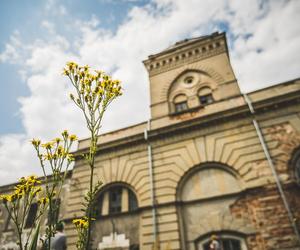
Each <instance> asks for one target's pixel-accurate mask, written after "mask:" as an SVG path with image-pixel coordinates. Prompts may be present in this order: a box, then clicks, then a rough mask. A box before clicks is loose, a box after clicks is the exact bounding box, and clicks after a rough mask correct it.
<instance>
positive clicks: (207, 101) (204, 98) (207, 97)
mask: <svg viewBox="0 0 300 250" xmlns="http://www.w3.org/2000/svg"><path fill="white" fill-rule="evenodd" d="M199 101H200V104H201V105H208V104H210V103H213V102H214V99H213V97H212V94H208V95H203V96H199Z"/></svg>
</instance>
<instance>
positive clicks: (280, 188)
mask: <svg viewBox="0 0 300 250" xmlns="http://www.w3.org/2000/svg"><path fill="white" fill-rule="evenodd" d="M244 99H245V101H246V103H247V104H248V107H249V110H250V112H251V114H252V115H253V118H252V123H253V125H254V127H255V130H256V133H257V136H258V138H259V141H260V143H261V146H262V148H263V150H264V153H265V156H266V158H267V160H268V164H269V166H270V168H271V170H272V174H273V177H274V179H275V182H276V186H277V189H278V191H279V193H280V196H281V199H282V202H283V204H284V206H285V209H286V211H287V214H288V217H289V220H290V223H291V225H292V228H293V230H294V233H295V235H296V237H297V240H298V242H300V235H299V231H298V228H297V225H296V223H295V219H294V217H293V214H292V212H291V209H290V206H289V204H288V201H287V199H286V195H285V193H284V191H283V188H282V184H281V182H280V179H279V176H278V174H277V171H276V168H275V166H274V164H273V161H272V158H271V155H270V153H269V149H268V147H267V145H266V142H265V139H264V136H263V134H262V132H261V129H260V126H259V124H258V122H257V121H256V120H255V118H254V115H255V110H254V108H253V105H252V103H251V100H250V98H249V97H248V96H247V95H246V94H244Z"/></svg>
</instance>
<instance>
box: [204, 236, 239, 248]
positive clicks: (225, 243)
mask: <svg viewBox="0 0 300 250" xmlns="http://www.w3.org/2000/svg"><path fill="white" fill-rule="evenodd" d="M217 242H218V244H219V245H220V247H219V249H218V248H216V249H214V250H241V249H242V248H241V242H240V241H239V240H237V239H232V238H226V239H219V240H217ZM211 244H212V242H211V241H209V242H206V243H204V244H203V249H204V250H212V249H213V248H211Z"/></svg>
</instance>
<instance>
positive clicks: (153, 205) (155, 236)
mask: <svg viewBox="0 0 300 250" xmlns="http://www.w3.org/2000/svg"><path fill="white" fill-rule="evenodd" d="M150 130H151V121H150V120H148V123H147V129H145V131H144V139H145V141H146V142H147V150H148V171H149V178H150V195H151V206H152V225H153V244H154V245H156V244H157V222H156V207H155V194H154V179H153V160H152V147H151V144H150V141H149V140H148V139H149V138H148V132H149V131H150Z"/></svg>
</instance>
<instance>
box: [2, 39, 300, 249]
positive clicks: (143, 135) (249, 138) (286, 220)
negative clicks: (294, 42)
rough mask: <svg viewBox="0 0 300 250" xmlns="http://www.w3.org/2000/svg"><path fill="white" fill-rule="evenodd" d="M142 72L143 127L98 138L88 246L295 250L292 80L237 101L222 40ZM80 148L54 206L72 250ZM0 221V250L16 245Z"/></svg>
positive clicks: (298, 125)
mask: <svg viewBox="0 0 300 250" xmlns="http://www.w3.org/2000/svg"><path fill="white" fill-rule="evenodd" d="M257 63H259V62H257ZM144 64H145V67H146V69H147V71H148V73H149V80H150V96H151V104H150V109H151V119H150V120H149V121H147V122H144V123H140V124H137V125H134V126H131V127H127V128H124V129H120V130H117V131H113V132H110V133H106V134H103V135H101V136H100V140H99V150H98V154H97V159H96V169H95V179H96V180H102V181H103V182H104V183H105V184H104V185H103V188H102V189H101V191H100V193H99V195H98V200H97V202H96V205H95V206H96V207H95V208H96V210H97V214H98V216H97V220H96V221H95V222H94V224H93V229H92V237H93V248H94V249H96V248H97V249H142V250H148V249H149V250H150V249H154V248H156V249H162V250H164V249H174V250H175V249H183V250H194V249H195V250H196V249H197V250H207V249H209V244H210V238H211V236H212V235H216V237H217V240H218V241H219V243H220V244H221V245H222V247H223V249H224V250H246V249H247V250H250V249H257V250H260V249H261V250H263V249H268V250H269V249H270V250H271V249H278V250H284V249H285V250H288V249H289V250H291V249H300V241H299V240H300V238H299V225H300V223H298V219H300V209H299V208H300V189H299V182H300V147H299V145H300V80H299V79H295V80H292V81H289V82H284V83H280V84H278V85H275V86H272V87H269V88H265V89H260V90H258V91H255V92H251V93H248V94H247V95H243V94H241V92H240V90H239V86H238V83H237V80H236V77H235V75H234V72H233V70H232V67H231V65H230V59H229V54H228V47H227V44H226V37H225V34H224V33H214V34H212V35H209V36H204V37H200V38H195V39H187V40H184V41H181V42H178V43H176V44H175V45H174V46H172V47H170V48H168V49H166V50H164V51H162V52H161V53H158V54H155V55H151V56H149V58H148V59H147V60H145V61H144ZM87 146H88V140H81V141H80V142H79V146H78V150H77V155H78V156H77V159H76V162H75V166H74V169H73V170H72V173H71V174H70V176H69V178H68V180H67V183H66V184H65V196H64V199H63V200H62V204H61V209H60V211H61V214H60V216H61V218H62V219H63V220H65V223H66V233H67V236H68V245H69V249H75V241H76V231H75V230H74V227H73V225H72V224H71V220H72V219H73V218H75V217H78V216H81V215H82V212H81V211H80V209H81V206H80V204H81V202H82V199H83V194H84V193H85V192H86V191H87V190H88V181H89V168H88V166H87V165H86V163H85V162H84V160H83V159H81V157H80V155H81V153H82V152H85V151H86V150H87ZM10 188H11V186H5V187H0V192H6V191H7V190H9V189H10ZM5 190H6V191H5ZM6 217H7V215H5V213H4V211H3V210H2V213H1V219H0V225H1V226H0V227H1V228H0V235H1V236H0V242H1V243H0V244H2V245H3V246H4V245H5V244H8V242H9V241H13V235H12V232H11V230H8V228H9V226H8V223H6ZM0 249H1V248H0ZM2 249H8V248H5V247H2Z"/></svg>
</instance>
